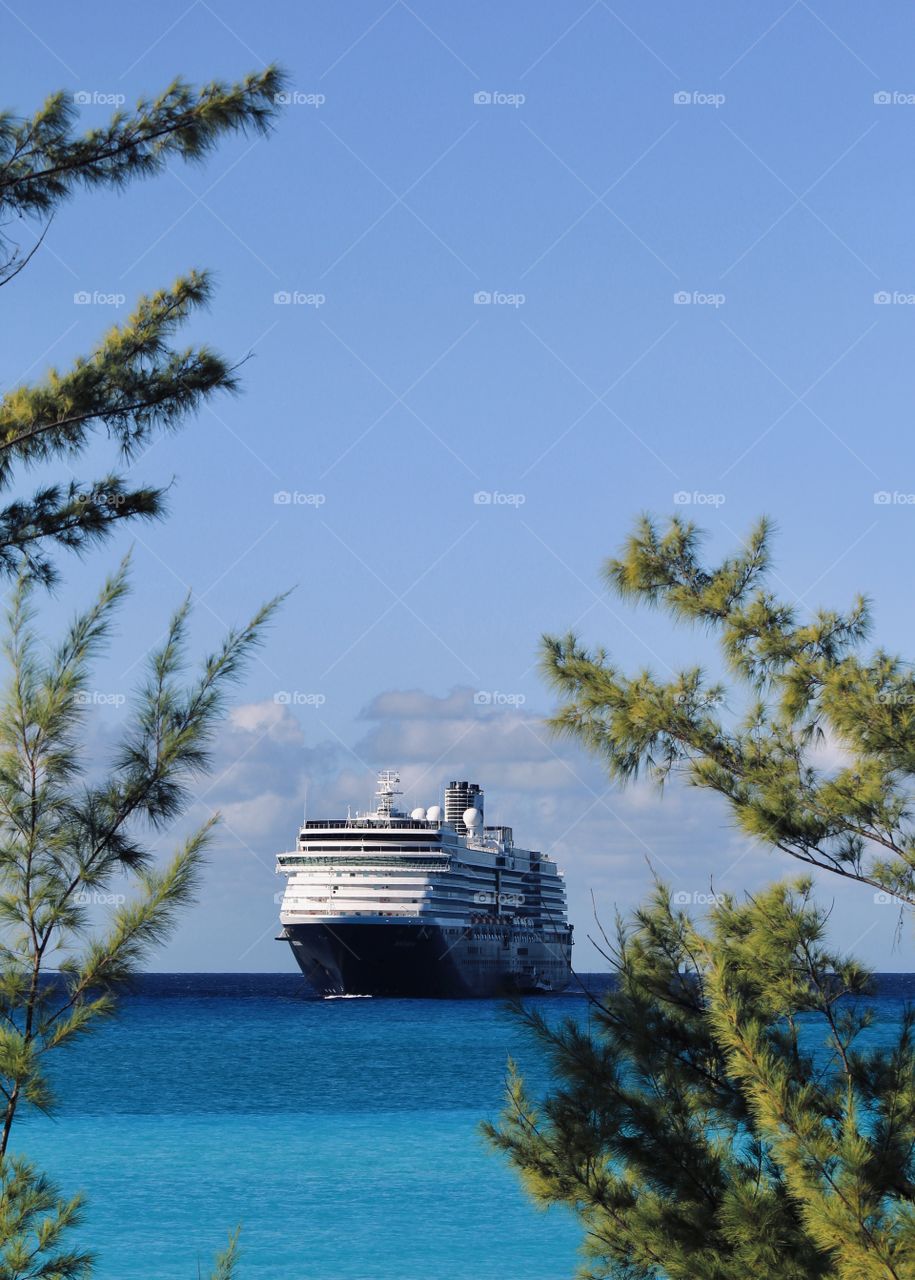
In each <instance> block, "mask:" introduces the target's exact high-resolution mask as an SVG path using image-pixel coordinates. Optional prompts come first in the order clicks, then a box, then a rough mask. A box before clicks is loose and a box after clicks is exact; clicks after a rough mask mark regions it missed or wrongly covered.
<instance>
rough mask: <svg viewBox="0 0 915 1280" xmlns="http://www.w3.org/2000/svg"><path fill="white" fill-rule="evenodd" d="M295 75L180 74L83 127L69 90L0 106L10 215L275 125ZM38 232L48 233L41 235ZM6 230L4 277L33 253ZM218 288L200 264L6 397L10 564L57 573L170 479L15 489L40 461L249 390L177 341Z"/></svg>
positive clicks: (0, 452) (159, 495) (216, 360)
mask: <svg viewBox="0 0 915 1280" xmlns="http://www.w3.org/2000/svg"><path fill="white" fill-rule="evenodd" d="M284 83H285V80H284V77H283V75H282V73H281V72H279V71H278V70H277V69H276V68H275V67H268V68H267V70H266V71H263V72H261V73H259V74H257V75H252V76H249V77H247V79H245V80H244V81H242V82H241V83H239V84H234V85H226V84H219V83H214V84H210V85H207V86H205V87H203V88H201V89H199V90H195V89H193V88H191V87H190V86H189V85H186V84H184V83H183V82H181V81H176V82H175V83H174V84H173V85H171V86H170V87H169V88H168V89H167V90H166V91H165V93H164V94H162V96H161V97H159V98H157V99H155V100H154V101H143V102H140V103H139V104H138V106H137V109H136V111H135V112H134V113H132V114H122V113H118V114H117V115H115V116H114V118H113V119H112V121H111V123H110V124H109V126H108V127H107V128H105V129H95V130H92V131H91V132H89V133H87V134H83V135H80V134H78V133H76V132H75V130H74V106H73V103H72V100H68V99H67V98H66V97H65V96H64V95H63V94H62V93H58V94H55V95H54V96H53V97H51V98H49V99H48V101H47V102H46V103H45V105H44V107H43V108H42V109H41V110H40V111H39V112H38V113H37V114H36V115H35V116H33V117H31V118H30V119H25V120H23V119H18V118H16V117H14V116H13V115H12V114H10V113H9V112H7V113H5V114H3V115H0V223H2V224H11V223H12V222H14V221H15V220H17V219H20V218H23V217H25V218H29V219H32V220H36V219H37V220H39V221H40V220H42V219H43V220H44V221H45V223H46V224H47V221H48V220H49V218H50V217H51V216H53V214H54V213H55V211H56V210H57V209H58V208H59V207H60V206H61V205H62V204H63V203H64V202H65V201H66V200H67V198H68V197H69V196H70V195H71V194H72V193H73V192H74V191H75V190H77V189H78V188H80V187H83V188H90V189H93V188H98V187H108V188H118V187H122V186H124V185H125V184H126V183H128V182H130V181H131V180H133V179H139V178H145V177H149V176H151V175H153V174H156V173H159V172H161V170H162V169H163V168H164V166H165V164H166V163H167V162H168V161H169V160H170V159H183V160H190V161H199V160H202V159H203V158H204V157H205V156H207V155H208V154H209V153H210V152H211V151H212V149H213V148H214V147H215V146H216V145H217V143H218V142H219V141H220V140H221V139H222V138H224V137H225V136H227V135H230V134H233V133H250V132H253V133H265V132H266V131H268V130H269V128H270V124H271V122H272V120H273V119H274V117H275V115H276V112H277V110H278V107H277V99H278V97H279V96H280V90H281V89H282V87H283V84H284ZM39 244H40V241H39ZM30 257H31V254H25V255H23V254H21V253H20V252H19V250H18V249H17V248H16V247H15V246H13V245H11V244H10V243H9V241H8V240H7V239H6V238H5V237H4V236H3V235H2V234H0V285H4V284H6V285H9V284H10V283H11V282H13V281H14V280H15V279H16V277H17V276H18V275H19V273H20V271H21V270H22V269H23V268H24V267H25V266H26V265H27V264H28V261H29V258H30ZM211 292H212V286H211V282H210V279H209V277H208V275H207V274H206V272H203V271H190V272H188V273H187V274H186V275H184V276H181V277H180V278H179V279H178V280H177V281H176V282H175V283H174V284H173V285H172V286H171V287H169V288H167V289H163V290H161V291H160V292H158V293H155V294H153V295H152V296H150V297H143V298H140V299H139V301H138V303H137V305H136V308H135V310H134V312H133V314H132V315H131V316H130V317H129V318H128V319H127V320H126V321H125V322H124V323H123V324H120V325H115V326H114V327H112V328H111V329H110V330H109V331H108V332H107V333H106V334H105V335H104V337H103V338H102V339H101V340H100V341H99V343H98V344H97V345H96V347H95V349H94V350H93V351H91V352H90V353H89V354H88V355H87V356H84V357H81V358H80V359H78V360H77V361H76V362H75V363H74V364H73V366H72V367H71V368H70V369H67V370H64V371H59V370H57V369H51V370H50V371H49V372H48V374H47V375H46V377H45V378H44V379H43V381H41V382H40V383H38V384H35V385H22V386H18V387H15V388H12V389H10V390H9V391H7V392H6V393H5V394H4V395H3V396H2V397H0V493H3V492H6V493H9V494H10V501H9V502H8V504H7V505H6V506H0V572H5V573H7V574H8V575H13V576H15V575H16V574H18V573H20V572H27V573H29V574H30V575H32V576H33V577H36V578H38V579H40V580H42V581H44V582H53V581H54V579H55V578H56V576H57V570H56V567H55V565H54V561H53V557H52V552H53V550H54V549H55V548H60V547H66V548H68V549H71V550H75V551H77V552H81V551H84V550H86V549H87V548H89V547H90V546H92V545H93V544H95V543H99V542H101V541H103V540H104V539H105V538H107V537H108V536H109V535H110V534H111V533H112V532H113V531H114V529H115V528H117V527H118V526H119V525H120V523H121V521H124V520H133V519H138V518H139V519H150V518H152V517H155V516H159V515H161V514H162V513H163V511H164V491H163V490H162V489H156V488H150V487H148V486H143V485H139V486H132V485H130V484H129V483H128V480H127V477H126V476H125V475H124V474H122V473H121V472H119V471H113V472H110V473H108V474H106V475H103V476H100V477H97V478H96V479H94V480H87V481H79V480H68V481H67V482H66V483H63V484H61V483H50V484H47V485H44V486H43V487H41V488H39V489H38V490H36V491H35V492H33V493H31V494H29V495H25V494H21V493H16V492H15V491H16V488H17V484H18V483H19V481H20V477H21V475H22V473H23V472H25V471H26V470H27V469H29V468H30V467H33V466H36V465H41V464H48V463H53V462H57V461H66V462H67V463H70V462H72V459H73V458H74V457H76V456H78V455H79V453H80V452H82V451H83V450H84V449H85V447H86V446H87V444H88V443H89V440H90V437H91V436H92V435H93V434H95V433H97V432H100V431H104V432H106V433H107V435H108V436H109V438H110V439H111V440H112V441H113V443H114V444H115V446H116V449H117V452H118V454H119V456H120V459H121V462H122V463H126V464H128V465H129V464H130V463H131V462H132V461H133V460H134V459H135V458H136V457H137V455H138V454H139V452H140V451H141V450H142V449H143V448H144V447H145V446H146V445H147V444H148V443H149V441H150V439H151V438H153V436H154V435H155V434H156V433H157V432H160V431H168V430H173V429H175V428H176V427H178V426H179V425H181V423H182V422H183V421H184V420H185V419H186V418H187V417H188V415H190V414H192V413H193V412H194V411H195V410H197V409H199V408H200V406H201V405H202V404H204V403H205V402H206V401H207V400H209V399H210V398H212V397H213V396H214V395H216V394H217V393H219V392H233V391H235V390H236V389H237V382H236V374H235V370H234V369H233V367H232V366H231V365H230V364H229V363H228V362H227V361H226V360H225V359H224V358H223V357H222V356H220V355H219V354H218V353H216V352H214V351H212V350H210V349H209V348H208V347H205V346H201V347H185V348H182V347H176V346H174V345H172V342H171V339H172V338H173V336H174V334H175V332H176V330H178V329H179V328H180V327H181V326H182V325H183V324H184V323H185V322H186V321H187V319H188V318H189V317H190V316H191V315H192V313H193V312H194V311H196V310H199V309H200V308H201V307H204V306H206V304H207V303H208V302H209V300H210V297H211Z"/></svg>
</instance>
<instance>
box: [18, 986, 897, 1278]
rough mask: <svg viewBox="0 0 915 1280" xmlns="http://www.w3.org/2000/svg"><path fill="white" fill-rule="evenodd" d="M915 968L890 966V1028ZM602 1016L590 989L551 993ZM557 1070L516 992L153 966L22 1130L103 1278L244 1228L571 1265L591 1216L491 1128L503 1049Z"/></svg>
mask: <svg viewBox="0 0 915 1280" xmlns="http://www.w3.org/2000/svg"><path fill="white" fill-rule="evenodd" d="M913 993H915V978H913V977H912V976H911V975H898V976H886V977H884V978H883V979H882V980H881V999H879V1000H878V1001H877V1007H878V1025H877V1027H876V1028H875V1029H874V1031H873V1032H872V1033H870V1034H872V1035H877V1036H879V1035H881V1034H882V1033H883V1032H885V1031H886V1030H887V1029H889V1028H890V1027H892V1025H893V1024H894V1022H895V1021H896V1018H897V1016H898V1013H899V1010H900V1009H901V1007H902V1001H903V999H905V998H911V997H912V995H913ZM541 1003H543V1004H544V1005H545V1007H547V1008H548V1009H550V1010H552V1011H553V1012H555V1013H556V1014H559V1013H568V1012H573V1011H576V1010H577V1011H579V1012H580V1013H581V1014H582V1016H584V1015H585V1014H586V1011H587V1007H588V1006H587V1002H586V1000H585V998H584V997H583V996H582V995H581V994H575V993H569V994H567V995H564V996H553V997H546V998H545V999H544V1000H543V1001H542V1002H541ZM509 1054H511V1055H512V1056H514V1057H515V1058H516V1059H518V1060H519V1061H520V1063H521V1065H522V1067H523V1068H524V1070H525V1072H526V1074H527V1075H528V1077H529V1079H530V1081H531V1083H532V1084H534V1085H536V1084H537V1082H538V1081H540V1082H541V1083H544V1082H545V1076H544V1071H543V1064H542V1060H541V1058H540V1054H539V1052H538V1050H537V1048H536V1046H535V1045H533V1044H532V1043H531V1041H530V1040H529V1038H528V1037H527V1035H526V1033H525V1032H524V1031H523V1030H522V1029H521V1028H519V1026H518V1025H517V1023H516V1022H515V1021H514V1020H513V1018H512V1016H511V1015H510V1013H509V1012H508V1011H507V1010H506V1009H505V1007H504V1006H503V1005H502V1004H501V1003H500V1002H498V1001H408V1000H314V999H308V998H305V997H304V987H303V984H302V982H301V979H299V978H297V977H294V976H292V975H280V976H273V975H268V976H254V975H247V974H243V975H163V976H159V977H152V976H150V977H147V978H144V979H143V980H142V983H141V984H140V986H139V988H138V991H137V994H135V995H134V996H131V997H130V998H128V999H127V1000H125V1002H124V1004H123V1007H122V1014H121V1016H120V1018H119V1020H118V1021H117V1022H115V1023H112V1024H110V1025H108V1026H106V1027H105V1028H104V1030H103V1031H102V1032H101V1033H100V1034H99V1035H97V1036H96V1037H94V1038H91V1039H88V1040H86V1041H84V1042H83V1043H82V1044H80V1045H78V1046H77V1047H75V1048H74V1049H72V1050H70V1051H68V1053H67V1055H66V1056H64V1055H60V1056H59V1059H58V1067H57V1073H56V1086H57V1091H58V1100H59V1105H58V1108H57V1111H56V1114H55V1116H54V1118H53V1119H47V1118H45V1117H41V1116H32V1117H29V1118H28V1119H27V1120H25V1121H24V1122H22V1123H21V1124H20V1125H19V1127H18V1136H17V1147H18V1149H20V1150H24V1151H25V1152H26V1153H27V1154H28V1155H29V1156H30V1158H31V1159H32V1160H33V1161H34V1162H35V1163H36V1164H37V1165H38V1166H39V1167H40V1168H42V1169H45V1170H47V1171H48V1172H50V1173H51V1174H52V1175H53V1176H54V1177H55V1178H56V1179H57V1180H58V1182H59V1183H60V1185H61V1188H62V1189H63V1190H65V1191H68V1192H72V1191H75V1190H77V1189H80V1188H81V1189H83V1190H84V1191H85V1192H86V1193H87V1196H88V1200H89V1208H88V1212H87V1216H86V1223H85V1226H84V1227H83V1228H82V1229H81V1232H80V1235H81V1237H82V1243H83V1244H85V1245H88V1246H89V1247H92V1248H94V1249H96V1250H97V1252H98V1254H99V1266H98V1272H97V1274H98V1277H99V1278H100V1280H141V1278H142V1280H150V1278H155V1280H179V1277H180V1278H182V1280H183V1278H185V1277H186V1278H187V1280H194V1277H196V1276H197V1274H198V1273H197V1264H198V1260H199V1261H200V1262H201V1268H202V1273H203V1274H204V1275H207V1274H208V1272H207V1269H206V1264H207V1262H208V1261H209V1260H210V1258H211V1257H212V1255H213V1253H214V1252H215V1251H216V1250H217V1249H218V1248H220V1247H221V1246H222V1244H223V1243H224V1241H225V1237H226V1234H227V1232H228V1230H229V1229H230V1228H232V1227H234V1226H235V1225H236V1224H239V1223H240V1224H241V1226H242V1245H243V1255H242V1264H241V1268H240V1277H241V1280H248V1278H249V1277H258V1278H260V1277H277V1278H278V1280H279V1278H282V1280H350V1278H352V1280H563V1278H564V1277H570V1276H572V1275H573V1274H574V1272H575V1267H576V1261H577V1245H578V1241H579V1239H580V1231H579V1228H578V1226H577V1224H576V1223H575V1221H574V1220H573V1219H572V1218H571V1216H569V1215H567V1214H565V1213H564V1211H561V1210H550V1211H549V1212H548V1213H542V1212H539V1211H537V1210H535V1209H533V1208H532V1207H531V1205H530V1204H529V1203H528V1202H527V1200H526V1199H525V1197H524V1195H523V1193H522V1192H521V1190H520V1189H519V1187H518V1184H517V1182H516V1180H515V1177H514V1175H513V1174H512V1173H511V1171H510V1170H509V1169H507V1168H506V1167H505V1166H504V1165H503V1164H502V1162H501V1161H500V1160H499V1158H498V1157H496V1156H495V1155H492V1154H490V1152H489V1151H488V1150H487V1149H486V1147H485V1146H484V1144H483V1142H482V1140H481V1139H480V1137H479V1133H478V1125H479V1121H480V1119H481V1118H482V1117H484V1116H490V1117H493V1116H495V1115H496V1114H497V1112H498V1110H499V1107H500V1105H501V1098H502V1090H503V1081H504V1071H505V1061H506V1058H507V1057H508V1055H509Z"/></svg>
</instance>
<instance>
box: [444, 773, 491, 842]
mask: <svg viewBox="0 0 915 1280" xmlns="http://www.w3.org/2000/svg"><path fill="white" fill-rule="evenodd" d="M468 809H476V810H478V811H479V814H480V822H479V825H480V826H481V827H482V825H483V789H482V787H480V786H479V784H478V783H476V782H449V783H448V786H447V787H446V788H445V821H446V822H447V823H450V825H451V826H452V827H454V829H455V831H456V832H457V833H458V835H462V836H466V835H467V824H466V823H465V821H464V814H465V813H466V811H467V810H468Z"/></svg>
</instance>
